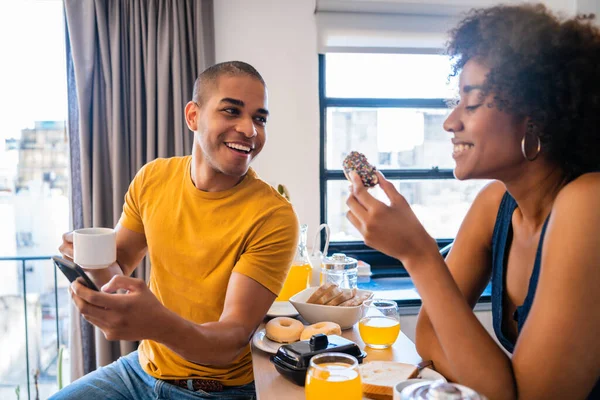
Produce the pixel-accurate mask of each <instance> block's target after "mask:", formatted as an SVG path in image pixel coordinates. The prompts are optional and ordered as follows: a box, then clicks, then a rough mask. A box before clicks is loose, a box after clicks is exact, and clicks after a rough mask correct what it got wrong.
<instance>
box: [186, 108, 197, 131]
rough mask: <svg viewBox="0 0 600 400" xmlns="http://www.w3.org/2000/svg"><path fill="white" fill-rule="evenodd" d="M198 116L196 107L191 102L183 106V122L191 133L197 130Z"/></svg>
mask: <svg viewBox="0 0 600 400" xmlns="http://www.w3.org/2000/svg"><path fill="white" fill-rule="evenodd" d="M198 116H199V107H198V105H197V104H196V103H194V102H193V101H189V102H188V103H187V104H186V105H185V122H186V123H187V126H188V129H189V130H190V131H192V132H196V131H197V130H198Z"/></svg>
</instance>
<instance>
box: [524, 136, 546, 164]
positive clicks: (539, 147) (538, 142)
mask: <svg viewBox="0 0 600 400" xmlns="http://www.w3.org/2000/svg"><path fill="white" fill-rule="evenodd" d="M526 137H527V135H525V136H523V139H522V140H521V153H523V157H525V159H526V160H527V161H533V160H535V159H536V158H537V157H538V156H539V155H540V151H541V150H542V141H541V140H540V137H539V136H536V139H537V149H536V151H535V154H534V155H533V157H528V156H527V151H526V150H525V148H526V146H525V138H526Z"/></svg>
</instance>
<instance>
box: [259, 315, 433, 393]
mask: <svg viewBox="0 0 600 400" xmlns="http://www.w3.org/2000/svg"><path fill="white" fill-rule="evenodd" d="M262 328H264V324H262V325H261V326H260V327H259V329H262ZM342 336H343V337H345V338H346V339H350V340H352V341H353V342H355V343H356V344H358V346H359V347H360V348H361V349H363V350H365V351H366V353H367V357H366V358H365V362H368V361H375V360H383V361H399V362H404V363H409V364H418V363H419V362H421V357H420V356H419V354H418V353H417V350H416V348H415V344H414V343H413V342H412V341H411V340H410V339H409V338H408V337H407V336H406V335H405V334H404V333H403V332H400V335H398V339H397V340H396V343H394V345H393V346H392V347H390V348H388V349H385V350H375V349H371V348H369V347H366V346H365V344H364V342H363V341H362V340H361V338H360V335H359V333H358V325H356V324H355V325H354V327H353V328H352V329H346V330H344V331H342ZM269 357H270V354H268V353H265V352H264V351H262V350H260V349H258V348H256V347H254V345H253V346H252V367H253V369H254V383H255V385H256V395H257V398H258V400H271V399H272V400H281V399H285V400H294V399H299V400H300V399H304V398H305V396H304V387H303V386H298V385H295V384H294V383H292V382H291V381H289V380H287V379H286V378H284V377H283V376H282V375H280V374H279V372H277V370H276V369H275V366H273V364H271V361H269Z"/></svg>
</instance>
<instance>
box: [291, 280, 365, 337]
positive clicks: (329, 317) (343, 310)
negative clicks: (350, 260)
mask: <svg viewBox="0 0 600 400" xmlns="http://www.w3.org/2000/svg"><path fill="white" fill-rule="evenodd" d="M317 289H318V287H312V288H308V289H305V290H303V291H301V292H299V293H296V294H295V295H294V296H292V298H291V299H290V303H292V305H293V306H294V307H295V308H296V310H298V312H299V313H300V315H301V316H302V318H303V319H304V320H305V321H306V322H308V323H309V324H316V323H317V322H323V321H331V322H335V323H336V324H338V325H339V326H340V327H341V328H342V329H349V328H352V326H354V324H355V323H357V322H358V320H359V319H360V318H361V316H362V305H359V306H354V307H340V306H323V305H320V304H311V303H307V302H306V300H308V298H309V297H310V295H311V294H313V292H314V291H315V290H317ZM344 290H348V289H344ZM362 293H368V294H369V297H368V298H369V299H370V298H371V297H373V292H371V291H369V290H360V289H359V290H357V294H362Z"/></svg>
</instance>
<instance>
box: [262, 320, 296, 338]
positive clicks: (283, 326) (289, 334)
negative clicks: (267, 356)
mask: <svg viewBox="0 0 600 400" xmlns="http://www.w3.org/2000/svg"><path fill="white" fill-rule="evenodd" d="M303 330H304V324H302V322H300V321H298V320H297V319H294V318H289V317H277V318H273V319H272V320H270V321H269V322H267V324H266V325H265V332H266V334H267V338H269V339H271V340H273V341H274V342H278V343H292V342H297V341H298V340H299V339H300V334H301V333H302V331H303Z"/></svg>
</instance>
